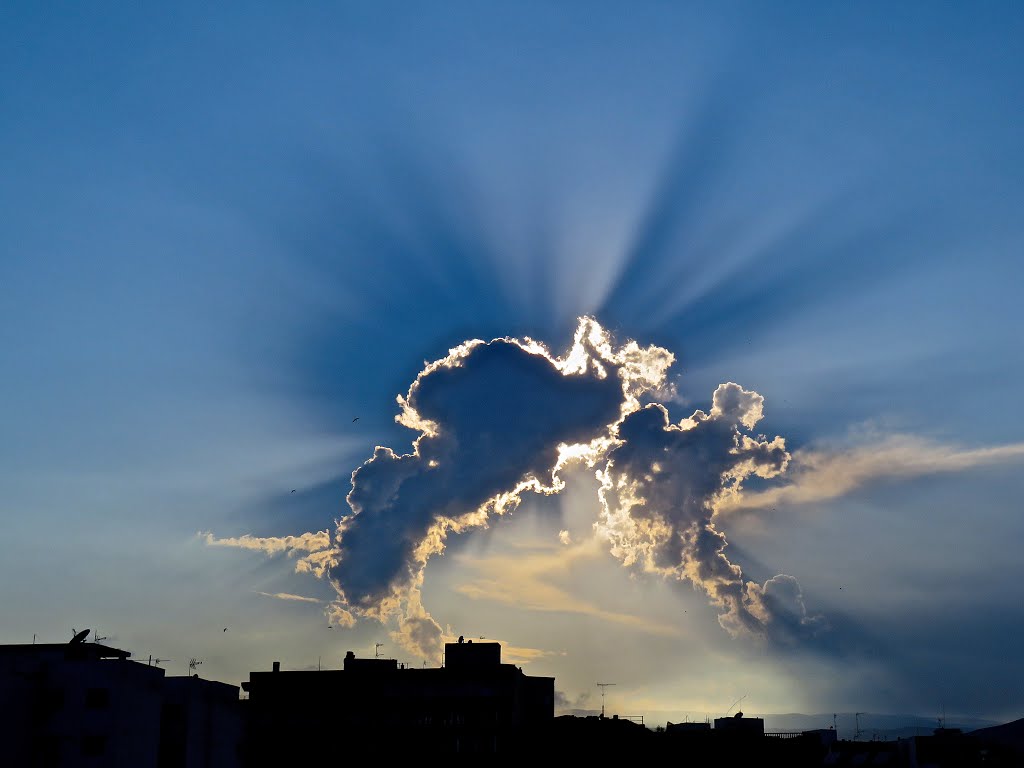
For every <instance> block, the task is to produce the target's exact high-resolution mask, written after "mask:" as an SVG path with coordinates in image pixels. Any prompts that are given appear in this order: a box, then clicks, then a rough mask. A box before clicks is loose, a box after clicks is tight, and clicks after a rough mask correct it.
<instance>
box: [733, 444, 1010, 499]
mask: <svg viewBox="0 0 1024 768" xmlns="http://www.w3.org/2000/svg"><path fill="white" fill-rule="evenodd" d="M1021 459H1024V443H1010V444H1007V445H998V446H989V447H985V448H972V449H965V448H961V447H958V446H954V445H944V444H941V443H937V442H934V441H929V440H925V439H922V438H919V437H914V436H912V435H883V436H879V437H874V438H873V439H870V440H867V441H864V442H861V443H859V444H857V445H853V446H840V447H832V448H816V449H807V450H803V451H796V452H795V453H794V454H793V458H792V462H791V466H790V468H789V471H788V472H787V473H786V478H787V479H786V481H785V482H784V483H783V484H781V485H778V486H776V487H774V488H768V489H766V490H762V491H758V492H756V493H744V494H742V495H738V496H734V497H731V498H729V499H727V500H725V503H724V504H723V507H725V508H728V509H759V508H763V507H770V506H774V505H778V504H785V503H790V504H809V503H813V502H818V501H827V500H828V499H832V498H836V497H838V496H842V495H844V494H847V493H850V492H851V491H854V490H856V489H857V488H860V487H863V486H865V485H868V484H869V483H871V482H873V481H876V480H881V479H885V478H906V477H916V476H920V475H930V474H938V473H943V472H961V471H964V470H967V469H971V468H973V467H979V466H984V465H989V464H997V463H1002V462H1008V461H1019V460H1021Z"/></svg>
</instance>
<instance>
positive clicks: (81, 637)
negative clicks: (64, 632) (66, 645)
mask: <svg viewBox="0 0 1024 768" xmlns="http://www.w3.org/2000/svg"><path fill="white" fill-rule="evenodd" d="M91 631H92V630H91V629H83V630H82V631H81V632H75V636H74V637H72V638H71V643H84V642H85V638H86V637H88V636H89V633H90V632H91Z"/></svg>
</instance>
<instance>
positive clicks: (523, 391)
mask: <svg viewBox="0 0 1024 768" xmlns="http://www.w3.org/2000/svg"><path fill="white" fill-rule="evenodd" d="M672 361H673V356H672V355H671V353H669V352H668V351H666V350H664V349H661V348H659V347H655V346H651V347H646V348H642V347H640V346H639V345H637V344H636V343H635V342H629V343H626V344H624V345H622V346H615V345H614V343H613V342H612V340H611V339H610V337H609V336H608V334H607V333H606V332H605V331H604V329H602V328H601V326H600V325H598V324H597V323H596V322H595V321H593V320H591V319H589V318H584V319H582V320H581V321H580V324H579V326H578V328H577V332H576V335H575V339H574V343H573V345H572V347H571V348H570V349H569V351H568V352H567V353H566V354H565V355H564V356H562V357H556V356H554V355H552V354H551V353H550V352H549V350H548V349H547V348H546V347H545V346H544V345H542V344H540V343H538V342H536V341H533V340H531V339H526V340H517V339H511V338H499V339H494V340H492V341H491V342H489V343H485V342H482V341H479V340H474V341H470V342H466V343H465V344H462V345H461V346H459V347H456V348H454V349H452V350H451V351H450V353H449V354H448V356H447V357H445V358H444V359H442V360H438V361H436V362H434V363H431V364H429V365H428V366H426V368H425V369H424V370H423V371H422V372H421V373H420V374H419V376H418V377H417V378H416V381H415V382H413V384H412V386H411V387H410V388H409V391H408V393H407V394H406V395H405V396H404V397H399V398H398V401H399V405H400V407H401V412H400V414H399V416H398V417H397V419H398V421H399V422H400V423H402V424H404V425H405V426H407V427H409V428H411V429H415V430H417V431H418V432H419V433H420V434H419V437H417V438H416V440H415V441H414V443H413V451H412V452H411V453H407V454H401V455H400V454H397V453H395V452H394V451H393V450H392V449H390V448H386V447H378V448H377V449H376V450H375V452H374V455H373V456H372V457H371V458H370V459H369V460H368V461H366V463H364V464H363V465H362V466H361V467H359V468H358V469H357V470H356V471H355V472H353V473H352V489H351V491H350V493H349V494H348V503H349V506H350V507H351V509H352V514H351V515H349V516H347V517H345V518H343V519H342V520H341V521H340V522H339V524H338V529H337V532H336V537H335V549H334V556H335V558H336V561H335V564H334V565H333V566H332V567H331V568H330V577H331V580H332V583H333V584H334V586H335V589H336V590H337V593H338V603H339V605H340V606H343V609H342V610H343V611H348V612H350V613H352V614H355V615H358V616H367V617H373V618H377V619H380V620H382V621H384V620H387V619H388V618H389V617H391V616H393V615H396V614H401V613H402V612H403V611H404V616H401V618H400V619H399V622H400V629H399V635H400V636H399V637H398V638H397V639H399V640H400V641H401V642H403V643H404V644H405V645H406V647H408V648H410V649H411V650H416V651H417V652H420V653H424V652H426V651H432V653H425V655H436V653H437V652H439V650H440V639H441V631H440V627H439V626H438V625H436V624H434V623H433V622H432V619H431V618H430V616H429V614H428V613H427V612H426V611H425V610H424V609H423V607H422V605H421V604H420V602H419V586H420V584H421V583H422V579H423V569H424V567H425V565H426V563H427V560H428V559H429V558H430V557H431V556H432V555H435V554H437V553H439V552H441V551H442V550H443V549H444V546H445V540H446V538H447V536H448V535H449V534H451V533H461V532H464V531H467V530H470V529H472V528H476V527H481V526H486V525H487V524H488V519H489V518H490V516H491V515H494V514H504V513H506V512H509V511H511V510H513V509H515V508H516V507H517V506H518V504H519V502H520V498H521V494H522V493H523V492H524V491H533V492H535V493H545V494H551V493H556V492H558V491H559V490H561V488H562V487H563V483H562V481H561V479H560V478H559V476H558V469H559V467H560V466H561V465H562V464H563V463H564V462H565V461H568V460H569V459H571V458H576V457H579V456H583V455H589V454H593V453H595V452H599V451H600V450H601V449H602V447H603V446H605V445H607V444H608V440H609V434H610V431H611V429H612V427H613V425H614V424H616V423H617V422H618V421H619V420H620V419H621V418H622V417H623V415H624V414H625V413H628V412H631V411H632V410H635V409H636V408H638V407H639V399H638V398H640V397H641V396H643V395H644V394H646V393H649V392H651V391H654V390H658V389H660V388H663V387H664V386H665V373H666V371H667V369H668V367H669V366H670V365H671V363H672ZM431 636H432V637H433V640H432V641H431V640H430V637H431ZM431 642H433V643H434V644H435V645H434V647H433V648H431V647H430V646H431Z"/></svg>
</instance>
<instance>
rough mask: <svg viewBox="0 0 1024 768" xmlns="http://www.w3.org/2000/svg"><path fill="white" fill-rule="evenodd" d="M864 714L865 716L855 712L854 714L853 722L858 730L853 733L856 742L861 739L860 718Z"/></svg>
mask: <svg viewBox="0 0 1024 768" xmlns="http://www.w3.org/2000/svg"><path fill="white" fill-rule="evenodd" d="M863 714H864V713H863V712H854V713H853V721H854V723H855V724H856V729H855V730H854V732H853V740H854V741H857V740H858V739H860V734H861V730H860V716H861V715H863Z"/></svg>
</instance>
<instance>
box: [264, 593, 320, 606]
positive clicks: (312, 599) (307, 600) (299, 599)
mask: <svg viewBox="0 0 1024 768" xmlns="http://www.w3.org/2000/svg"><path fill="white" fill-rule="evenodd" d="M256 594H257V595H262V596H263V597H272V598H274V599H275V600H290V601H293V602H296V603H322V602H323V600H319V599H317V598H315V597H303V596H302V595H293V594H291V593H290V592H257V593H256Z"/></svg>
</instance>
